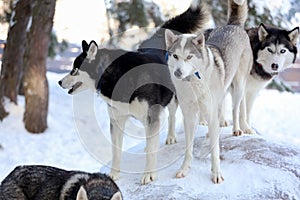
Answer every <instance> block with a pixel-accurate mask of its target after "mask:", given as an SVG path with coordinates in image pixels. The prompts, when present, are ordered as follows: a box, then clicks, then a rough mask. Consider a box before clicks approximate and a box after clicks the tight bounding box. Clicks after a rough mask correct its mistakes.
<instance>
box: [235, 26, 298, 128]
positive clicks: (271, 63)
mask: <svg viewBox="0 0 300 200" xmlns="http://www.w3.org/2000/svg"><path fill="white" fill-rule="evenodd" d="M247 33H248V35H249V37H250V42H251V46H252V50H253V59H254V60H253V66H252V69H251V72H250V74H248V77H247V86H246V91H245V104H243V105H244V106H245V107H246V108H241V111H244V112H241V114H240V115H241V116H240V120H241V122H244V121H246V123H245V124H243V126H242V130H243V131H244V132H245V133H249V134H253V133H255V131H254V130H252V129H251V123H250V114H251V110H252V107H253V104H254V101H255V98H256V96H257V94H258V93H259V91H260V90H261V89H263V88H264V87H265V86H266V85H267V84H269V83H270V82H271V80H273V78H274V77H275V76H276V75H278V73H279V72H281V71H283V70H285V69H286V68H287V67H289V66H291V65H292V64H293V63H295V60H296V57H297V42H298V37H299V27H296V28H294V29H292V30H290V31H287V30H284V29H280V28H277V27H271V26H266V25H264V24H261V25H260V26H259V27H258V28H251V29H248V30H247ZM247 130H250V132H249V131H247Z"/></svg>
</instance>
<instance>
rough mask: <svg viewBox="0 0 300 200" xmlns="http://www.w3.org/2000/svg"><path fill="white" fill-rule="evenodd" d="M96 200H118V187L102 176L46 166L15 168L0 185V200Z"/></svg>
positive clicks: (120, 197) (119, 198) (119, 194)
mask: <svg viewBox="0 0 300 200" xmlns="http://www.w3.org/2000/svg"><path fill="white" fill-rule="evenodd" d="M100 199H103V200H104V199H116V200H117V199H118V200H121V199H122V195H121V193H120V190H119V188H118V186H117V185H116V184H115V183H114V182H113V180H112V179H111V178H109V177H108V176H106V175H105V174H100V173H87V172H80V171H66V170H63V169H59V168H55V167H50V166H37V165H32V166H18V167H16V168H15V169H14V170H13V171H12V172H11V173H10V174H9V175H8V176H7V177H6V178H5V179H4V180H3V181H2V183H1V186H0V200H100Z"/></svg>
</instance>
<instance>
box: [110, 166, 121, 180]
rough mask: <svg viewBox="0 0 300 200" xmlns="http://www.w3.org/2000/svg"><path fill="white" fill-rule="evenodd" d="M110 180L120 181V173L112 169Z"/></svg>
mask: <svg viewBox="0 0 300 200" xmlns="http://www.w3.org/2000/svg"><path fill="white" fill-rule="evenodd" d="M109 176H110V178H112V179H113V180H118V179H119V178H120V171H119V170H114V169H112V170H111V171H110V173H109Z"/></svg>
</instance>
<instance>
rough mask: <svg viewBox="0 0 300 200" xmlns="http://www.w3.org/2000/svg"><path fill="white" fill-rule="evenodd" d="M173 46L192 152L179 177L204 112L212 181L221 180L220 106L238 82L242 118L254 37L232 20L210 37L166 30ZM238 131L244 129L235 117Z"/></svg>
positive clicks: (237, 104) (172, 62)
mask: <svg viewBox="0 0 300 200" xmlns="http://www.w3.org/2000/svg"><path fill="white" fill-rule="evenodd" d="M230 3H232V4H235V5H236V6H247V1H244V2H243V1H234V0H231V1H230ZM165 37H166V47H167V50H168V51H169V59H168V66H169V70H170V74H171V79H172V81H173V83H174V85H175V89H176V95H177V98H178V101H179V105H180V107H181V109H182V113H183V118H184V130H185V135H186V152H185V158H184V161H183V164H182V166H181V168H180V170H179V171H178V173H177V175H176V176H177V177H178V178H180V177H184V176H186V175H187V172H188V169H189V166H190V163H191V160H192V158H193V154H192V153H193V151H192V149H193V138H194V133H195V130H196V126H197V124H198V122H199V114H200V112H201V114H204V115H205V116H206V119H207V120H208V129H209V133H208V137H209V141H210V148H211V149H210V150H211V162H212V168H211V169H212V180H213V182H214V183H221V182H222V181H223V176H222V173H221V169H220V157H219V151H220V148H219V135H220V128H219V117H218V110H219V108H220V106H221V104H222V101H223V98H224V96H225V94H226V91H227V90H228V88H229V87H230V86H231V85H232V86H233V87H232V88H233V90H232V94H233V95H232V96H233V102H234V103H233V105H234V108H233V114H234V117H236V118H237V117H238V113H239V107H240V103H241V101H242V99H243V94H244V93H243V92H244V91H245V86H246V77H247V74H248V73H250V69H251V66H252V60H253V58H252V51H251V46H250V41H249V37H248V35H247V33H246V31H245V30H244V27H243V26H239V25H226V26H222V27H218V28H215V29H213V30H210V32H209V36H208V37H207V39H205V36H204V35H203V34H202V33H200V34H199V35H191V34H182V35H175V34H174V33H173V32H171V31H168V30H167V31H166V36H165ZM235 122H236V123H235V124H234V126H233V131H234V132H239V131H240V127H239V120H235Z"/></svg>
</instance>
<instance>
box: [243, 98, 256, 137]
mask: <svg viewBox="0 0 300 200" xmlns="http://www.w3.org/2000/svg"><path fill="white" fill-rule="evenodd" d="M246 100H247V99H246V96H245V97H244V98H243V100H242V103H241V107H240V119H239V120H240V126H241V128H242V130H243V131H244V133H245V134H255V131H254V130H253V129H252V128H251V127H250V125H249V124H248V121H247V111H246V105H247V104H246ZM249 100H250V99H249Z"/></svg>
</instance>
